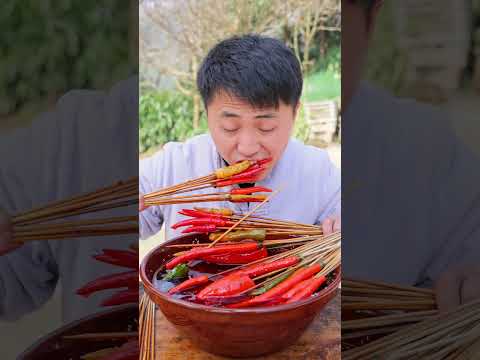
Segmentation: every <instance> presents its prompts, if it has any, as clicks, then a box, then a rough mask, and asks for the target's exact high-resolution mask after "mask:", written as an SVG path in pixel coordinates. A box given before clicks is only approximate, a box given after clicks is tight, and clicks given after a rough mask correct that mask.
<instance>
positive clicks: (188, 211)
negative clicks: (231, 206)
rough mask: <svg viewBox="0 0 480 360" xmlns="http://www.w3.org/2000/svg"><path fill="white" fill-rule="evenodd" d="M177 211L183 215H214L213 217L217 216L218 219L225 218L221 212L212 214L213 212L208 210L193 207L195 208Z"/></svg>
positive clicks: (197, 216) (199, 216) (202, 216)
mask: <svg viewBox="0 0 480 360" xmlns="http://www.w3.org/2000/svg"><path fill="white" fill-rule="evenodd" d="M178 213H179V214H182V215H185V216H190V217H194V218H204V217H215V218H219V219H224V218H226V217H225V216H224V215H222V214H213V213H208V212H205V211H201V210H197V209H195V210H192V209H182V210H180V211H179V212H178Z"/></svg>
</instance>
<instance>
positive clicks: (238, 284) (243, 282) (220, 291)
mask: <svg viewBox="0 0 480 360" xmlns="http://www.w3.org/2000/svg"><path fill="white" fill-rule="evenodd" d="M254 286H255V283H254V282H253V280H252V279H250V278H249V277H248V276H246V275H244V274H242V273H241V272H238V273H233V274H230V275H227V276H225V277H223V278H221V279H219V280H217V281H214V282H213V283H211V284H210V285H208V286H207V287H206V288H205V289H203V290H202V291H200V292H199V293H198V294H197V298H199V299H200V300H204V299H205V298H206V297H208V296H233V295H237V294H240V293H242V292H244V291H245V290H248V289H251V288H253V287H254Z"/></svg>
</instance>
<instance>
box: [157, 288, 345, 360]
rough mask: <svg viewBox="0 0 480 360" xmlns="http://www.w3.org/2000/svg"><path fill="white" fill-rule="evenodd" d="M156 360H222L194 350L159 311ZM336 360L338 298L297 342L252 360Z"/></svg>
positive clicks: (338, 335)
mask: <svg viewBox="0 0 480 360" xmlns="http://www.w3.org/2000/svg"><path fill="white" fill-rule="evenodd" d="M155 344H156V358H157V359H159V360H160V359H161V360H183V359H186V360H224V359H230V358H226V357H223V356H218V355H212V354H209V353H207V352H205V351H203V350H200V349H198V348H197V347H195V346H194V345H193V344H192V343H191V342H190V341H189V340H188V339H187V338H185V337H183V336H182V335H181V334H180V333H179V332H178V331H177V330H176V329H175V327H174V326H173V325H172V324H170V323H169V322H168V321H167V320H166V319H165V317H164V316H163V314H162V312H161V311H160V310H158V311H157V314H156V339H155ZM296 359H298V360H300V359H301V360H321V359H323V360H339V359H340V295H339V294H338V295H337V296H336V297H335V299H334V300H332V302H331V303H330V304H328V306H327V307H326V308H325V309H324V310H323V311H322V312H321V313H320V314H319V315H318V316H317V317H316V318H315V320H314V321H313V323H312V324H311V325H310V327H309V328H308V329H307V330H306V331H305V333H304V334H303V335H302V337H301V338H300V339H299V340H298V342H297V343H296V344H294V345H292V346H290V347H288V348H286V349H284V350H283V351H280V352H277V353H274V354H271V355H268V356H261V357H257V358H255V360H296Z"/></svg>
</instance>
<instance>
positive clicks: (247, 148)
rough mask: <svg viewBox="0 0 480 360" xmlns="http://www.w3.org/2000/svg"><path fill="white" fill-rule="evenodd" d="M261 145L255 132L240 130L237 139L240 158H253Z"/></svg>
mask: <svg viewBox="0 0 480 360" xmlns="http://www.w3.org/2000/svg"><path fill="white" fill-rule="evenodd" d="M260 149H261V145H260V141H259V140H258V138H257V136H256V134H255V132H253V131H242V133H241V134H240V135H239V137H238V141H237V151H238V153H239V155H240V156H241V157H242V158H253V157H255V155H256V154H257V153H258V152H259V151H260Z"/></svg>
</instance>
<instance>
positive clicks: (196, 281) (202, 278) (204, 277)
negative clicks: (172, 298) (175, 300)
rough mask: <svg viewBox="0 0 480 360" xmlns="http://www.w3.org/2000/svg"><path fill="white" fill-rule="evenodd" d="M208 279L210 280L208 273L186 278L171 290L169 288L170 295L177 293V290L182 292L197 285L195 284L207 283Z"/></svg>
mask: <svg viewBox="0 0 480 360" xmlns="http://www.w3.org/2000/svg"><path fill="white" fill-rule="evenodd" d="M208 281H209V280H208V276H207V275H202V276H197V277H194V278H191V279H188V280H185V281H184V282H182V283H181V284H179V285H177V286H175V287H173V288H171V289H170V290H168V293H169V294H170V295H172V294H175V293H177V292H181V291H184V290H187V289H190V288H192V287H195V286H199V285H203V284H206V283H208Z"/></svg>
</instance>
